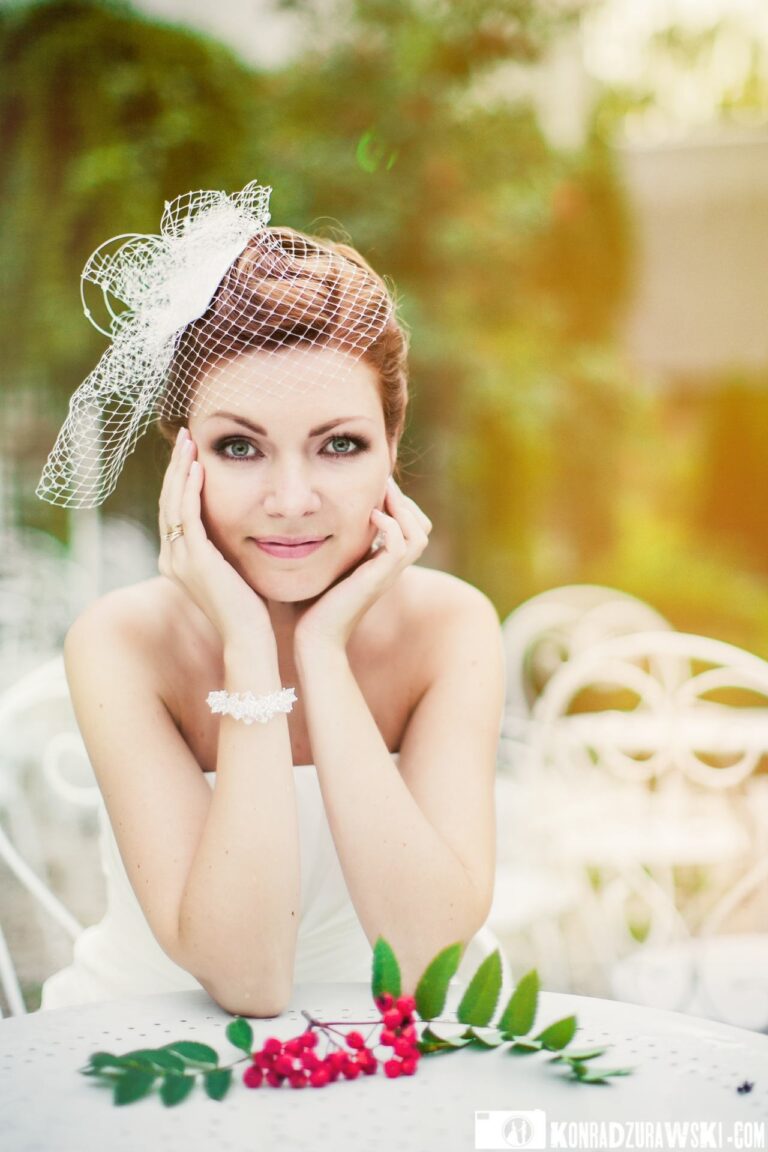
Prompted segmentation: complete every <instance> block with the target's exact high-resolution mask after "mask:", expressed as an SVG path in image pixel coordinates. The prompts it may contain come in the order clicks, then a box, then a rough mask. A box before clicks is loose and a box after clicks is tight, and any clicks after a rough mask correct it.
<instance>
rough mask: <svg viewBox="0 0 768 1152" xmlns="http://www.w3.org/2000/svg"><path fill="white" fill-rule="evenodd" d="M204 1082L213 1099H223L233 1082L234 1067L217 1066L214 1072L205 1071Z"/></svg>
mask: <svg viewBox="0 0 768 1152" xmlns="http://www.w3.org/2000/svg"><path fill="white" fill-rule="evenodd" d="M203 1082H204V1084H205V1090H206V1092H207V1093H208V1095H209V1096H210V1098H211V1100H223V1099H224V1097H225V1096H226V1094H227V1092H228V1091H229V1086H230V1084H231V1083H232V1069H231V1068H215V1069H214V1070H213V1072H205V1073H204V1075H203Z"/></svg>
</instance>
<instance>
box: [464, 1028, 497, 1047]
mask: <svg viewBox="0 0 768 1152" xmlns="http://www.w3.org/2000/svg"><path fill="white" fill-rule="evenodd" d="M464 1035H465V1037H466V1038H467V1039H468V1040H469V1042H470V1044H471V1045H472V1046H473V1047H474V1048H498V1047H499V1045H501V1044H504V1043H505V1038H504V1037H503V1036H502V1034H501V1033H500V1032H499V1030H498V1028H468V1029H467V1031H466V1032H465V1033H464Z"/></svg>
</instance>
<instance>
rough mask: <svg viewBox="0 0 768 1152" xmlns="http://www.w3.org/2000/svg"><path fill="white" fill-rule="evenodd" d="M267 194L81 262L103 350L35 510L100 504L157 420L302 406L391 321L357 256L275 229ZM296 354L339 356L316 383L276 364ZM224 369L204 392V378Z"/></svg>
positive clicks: (175, 212) (199, 203) (168, 220)
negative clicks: (96, 306)
mask: <svg viewBox="0 0 768 1152" xmlns="http://www.w3.org/2000/svg"><path fill="white" fill-rule="evenodd" d="M271 191H272V190H271V188H268V187H265V186H262V185H259V184H258V183H257V182H256V181H252V182H251V183H250V184H248V185H246V187H245V188H243V189H242V191H241V192H237V193H234V194H232V195H228V194H227V193H225V192H217V191H200V192H190V193H186V194H185V195H183V196H179V197H178V198H177V199H176V200H174V201H172V202H171V203H166V205H165V210H164V212H163V215H162V219H161V223H160V232H159V234H158V235H148V236H144V235H127V236H118V237H114V238H113V239H112V240H109V241H107V242H106V243H105V244H102V245H101V246H100V247H99V248H97V249H96V251H95V252H94V253H93V255H92V256H91V257H90V258H89V260H88V261H87V263H86V265H85V268H84V269H83V272H82V276H81V291H82V294H83V307H84V311H85V314H86V316H87V317H88V318H89V319H90V320H91V322H92V323H94V325H95V326H96V327H97V328H98V329H99V331H101V332H103V333H104V334H105V335H106V336H108V337H109V339H110V344H109V346H108V347H107V349H106V350H105V352H104V353H103V355H102V357H101V359H100V360H99V362H98V364H97V365H96V367H95V368H94V370H93V371H92V372H91V373H90V375H89V376H88V377H87V378H86V379H85V380H84V381H83V383H82V384H81V385H80V387H79V388H78V389H77V391H76V392H75V393H74V395H73V396H72V399H71V401H70V406H69V413H68V415H67V418H66V420H65V422H64V424H63V426H62V428H61V430H60V432H59V435H58V437H57V439H56V443H55V445H54V447H53V449H52V451H51V453H50V455H49V457H48V460H47V462H46V464H45V467H44V469H43V474H42V476H41V479H40V482H39V484H38V487H37V495H38V496H39V497H40V498H41V499H42V500H45V501H47V502H48V503H51V504H58V505H62V506H64V507H70V508H92V507H95V506H97V505H99V504H101V503H102V502H103V501H104V500H105V499H106V497H107V496H109V495H110V493H111V492H112V491H113V490H114V488H115V485H116V483H117V480H118V477H119V475H120V472H121V470H122V468H123V465H124V463H125V460H126V457H127V456H128V455H129V454H130V453H131V452H132V451H133V449H134V447H135V445H136V442H137V440H138V438H139V437H140V436H141V435H142V434H143V433H144V432H145V431H146V429H147V427H148V426H149V425H150V424H151V423H152V422H153V421H158V420H160V421H163V422H165V423H166V424H171V425H173V424H184V423H186V421H187V419H188V416H189V414H190V411H191V410H192V409H193V408H194V411H195V412H196V413H197V414H200V415H204V414H205V412H206V411H207V410H208V409H209V407H210V405H211V404H213V403H216V404H217V405H220V404H222V402H224V403H227V404H228V405H229V406H230V407H232V406H235V410H236V405H237V403H238V401H242V399H243V398H244V397H247V396H249V395H252V394H253V392H254V390H255V389H257V388H263V389H265V390H267V391H275V390H277V389H279V391H280V393H281V394H286V393H292V392H295V393H296V394H297V395H299V394H301V393H302V392H303V391H304V390H305V389H307V388H309V387H312V388H316V387H318V386H324V385H326V384H328V383H330V382H331V381H332V380H333V379H338V377H339V375H340V374H342V373H344V372H346V371H349V370H350V368H351V367H352V365H354V363H355V362H356V361H357V360H359V359H360V358H361V357H362V356H363V355H364V354H365V352H366V350H367V349H369V348H370V347H371V345H372V344H373V343H374V342H375V341H376V340H377V338H378V337H379V336H380V335H381V334H382V332H383V331H384V329H385V328H386V327H387V325H388V324H389V323H390V322H391V320H392V318H393V315H394V303H393V300H392V297H391V295H390V293H389V292H388V291H387V288H386V286H385V284H384V282H383V281H382V280H381V279H380V278H379V277H378V276H377V275H376V274H375V273H374V272H373V271H372V270H371V269H370V268H369V267H368V266H367V265H366V264H365V262H364V261H362V259H361V258H360V257H359V256H358V255H357V253H355V252H354V250H353V249H349V248H346V247H345V246H344V245H339V244H334V243H332V242H330V241H323V240H320V239H316V238H313V237H309V236H306V235H304V234H303V233H300V232H295V231H294V230H292V229H290V228H282V229H281V228H274V227H270V226H269V220H270V213H269V197H270V193H271ZM87 285H96V286H97V287H98V288H100V289H101V294H102V297H103V303H104V306H105V308H106V311H107V315H108V321H107V326H106V327H102V325H101V324H99V323H98V321H97V320H96V319H95V318H94V317H93V315H92V314H91V311H90V308H89V305H88V302H87V295H86V286H87ZM115 301H117V302H118V306H117V307H116V306H115ZM296 348H301V349H302V350H306V351H308V352H310V353H311V352H312V351H313V350H316V349H321V348H322V349H325V350H329V351H332V352H334V353H337V355H335V356H331V357H328V356H326V357H324V358H323V364H322V369H320V370H319V369H318V367H317V365H314V366H313V370H312V371H311V372H310V371H307V366H306V363H304V362H303V361H302V358H301V357H298V358H297V357H287V356H281V355H280V354H281V353H282V352H285V351H286V350H288V349H296ZM254 352H259V353H260V356H259V357H256V358H254V356H252V355H248V353H254ZM265 355H271V356H278V357H280V359H279V361H278V362H272V364H271V367H272V369H277V370H276V371H275V370H273V371H269V372H265V371H264V370H263V365H264V360H263V357H264V356H265ZM223 363H224V364H226V365H227V371H226V373H218V374H217V383H216V388H215V390H214V391H213V392H212V391H211V390H210V389H208V388H207V387H206V383H205V382H206V379H207V378H208V377H209V376H210V374H211V372H212V371H213V370H215V368H216V366H217V365H221V364H223ZM260 365H261V366H262V370H261V371H260Z"/></svg>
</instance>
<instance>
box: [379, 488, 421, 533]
mask: <svg viewBox="0 0 768 1152" xmlns="http://www.w3.org/2000/svg"><path fill="white" fill-rule="evenodd" d="M387 493H388V494H391V495H392V498H393V502H394V503H393V507H404V508H408V509H409V510H410V511H411V513H412V514H413V515H414V516H415V517H416V519H417V521H418V523H419V524H420V526H421V528H422V529H423V530H424V531H425V532H426V533H427V534H429V533H430V532H431V531H432V521H431V520H430V519H429V517H428V516H427V514H426V513H425V512H424V511H422V509H421V508H420V507H419V505H418V504H417V503H416V501H415V500H412V499H411V498H410V496H406V494H405V493H404V492H403V490H402V489H401V488H400V487H399V486H398V484H397V482H396V480H395V479H394V477H391V476H390V478H389V480H388V481H387Z"/></svg>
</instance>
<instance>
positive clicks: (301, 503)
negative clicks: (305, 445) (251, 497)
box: [264, 461, 321, 519]
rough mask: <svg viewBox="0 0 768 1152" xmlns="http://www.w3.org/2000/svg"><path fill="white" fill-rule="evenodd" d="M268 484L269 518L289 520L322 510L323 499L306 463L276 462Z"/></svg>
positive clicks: (266, 509)
mask: <svg viewBox="0 0 768 1152" xmlns="http://www.w3.org/2000/svg"><path fill="white" fill-rule="evenodd" d="M266 483H267V488H266V492H265V494H264V511H265V512H266V513H267V515H268V516H276V517H278V516H279V517H281V518H283V519H290V518H292V517H297V516H308V515H310V514H311V513H312V512H317V511H318V510H319V509H320V504H321V501H320V496H319V494H318V492H317V491H316V490H315V487H314V484H313V482H312V477H311V475H310V470H309V468H308V466H307V465H306V464H305V463H304V462H296V461H293V462H290V461H285V462H284V463H277V462H275V463H274V464H273V466H272V467H271V468H270V470H269V474H268V476H267V479H266Z"/></svg>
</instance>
